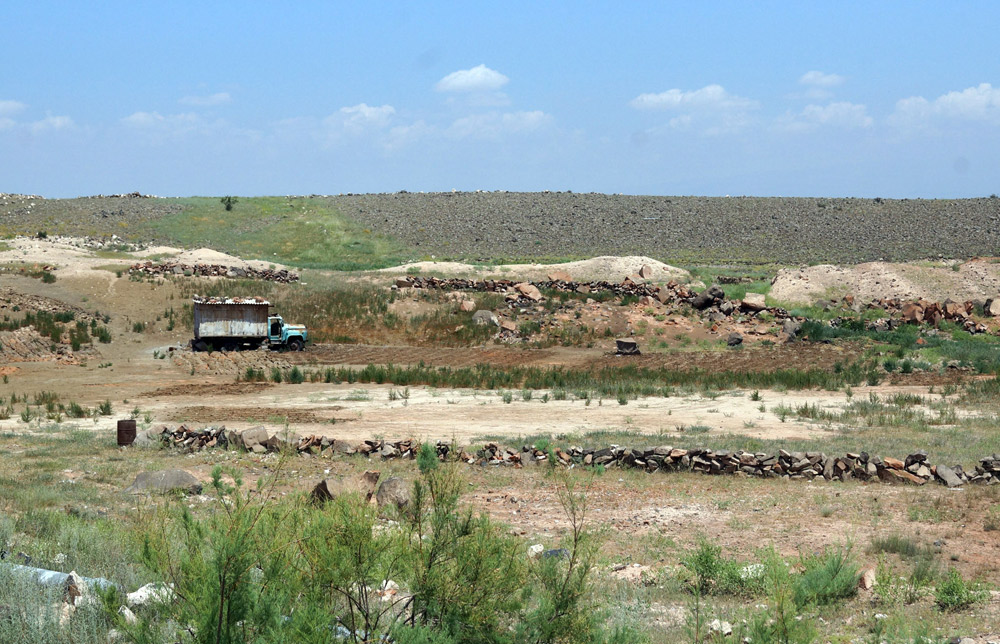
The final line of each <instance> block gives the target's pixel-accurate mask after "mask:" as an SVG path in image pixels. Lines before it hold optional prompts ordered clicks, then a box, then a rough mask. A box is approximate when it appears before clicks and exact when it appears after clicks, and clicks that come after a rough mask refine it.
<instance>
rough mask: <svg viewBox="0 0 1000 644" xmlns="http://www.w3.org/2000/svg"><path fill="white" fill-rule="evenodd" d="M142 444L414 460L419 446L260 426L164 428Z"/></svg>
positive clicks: (148, 434)
mask: <svg viewBox="0 0 1000 644" xmlns="http://www.w3.org/2000/svg"><path fill="white" fill-rule="evenodd" d="M142 441H152V442H156V441H158V442H160V443H163V444H164V445H166V446H168V447H174V448H177V449H182V450H185V451H188V452H196V451H201V450H204V449H208V448H213V447H218V448H224V449H243V450H246V451H250V452H255V453H258V454H265V453H268V452H281V451H286V450H294V451H296V452H298V453H300V454H311V455H316V456H322V455H325V456H329V455H332V454H334V453H337V454H362V455H366V456H381V457H382V458H385V459H390V458H416V450H417V448H419V446H420V445H419V443H417V442H416V441H413V440H410V439H406V440H397V441H386V440H382V439H377V440H366V441H362V442H361V443H350V442H347V441H342V440H339V439H336V438H329V437H326V436H316V435H308V436H299V435H298V434H297V433H295V432H270V431H268V430H267V429H266V428H264V427H254V428H251V429H245V430H242V431H235V430H227V429H226V427H225V426H224V425H223V426H218V427H205V428H203V429H192V428H190V427H188V426H187V425H180V426H179V427H177V428H176V429H170V428H169V427H167V426H166V425H160V426H159V427H155V428H152V429H150V430H148V431H146V432H145V435H144V437H143V439H142Z"/></svg>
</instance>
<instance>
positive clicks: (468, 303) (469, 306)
mask: <svg viewBox="0 0 1000 644" xmlns="http://www.w3.org/2000/svg"><path fill="white" fill-rule="evenodd" d="M458 308H459V309H460V310H462V311H465V312H466V313H472V312H473V311H475V310H476V303H475V302H473V301H472V300H462V303H461V304H459V305H458Z"/></svg>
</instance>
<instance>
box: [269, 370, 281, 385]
mask: <svg viewBox="0 0 1000 644" xmlns="http://www.w3.org/2000/svg"><path fill="white" fill-rule="evenodd" d="M283 379H284V375H283V374H282V373H281V369H279V368H278V367H271V382H276V383H280V382H281V381H282V380H283Z"/></svg>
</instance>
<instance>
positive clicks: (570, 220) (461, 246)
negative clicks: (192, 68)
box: [332, 192, 1000, 264]
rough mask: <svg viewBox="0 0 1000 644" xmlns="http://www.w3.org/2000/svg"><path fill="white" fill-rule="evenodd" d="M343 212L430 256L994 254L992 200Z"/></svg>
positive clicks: (414, 198)
mask: <svg viewBox="0 0 1000 644" xmlns="http://www.w3.org/2000/svg"><path fill="white" fill-rule="evenodd" d="M332 200H333V203H334V205H336V207H337V208H338V209H339V210H340V211H341V212H342V213H344V214H345V215H348V216H350V217H353V218H355V219H357V220H359V221H360V222H362V224H363V225H364V226H365V227H368V228H371V229H372V230H374V231H376V232H379V233H383V234H387V235H392V236H395V237H397V238H398V239H400V240H402V241H404V242H405V243H407V244H409V245H411V246H414V247H416V248H417V249H419V250H421V251H423V252H425V253H427V254H434V255H437V256H439V257H442V256H444V257H453V256H454V257H466V258H470V259H497V258H505V257H507V258H509V257H514V258H522V257H539V256H541V257H564V256H570V255H572V256H594V255H648V256H650V257H655V258H657V259H661V260H663V261H666V262H668V263H675V264H676V263H679V262H680V263H683V262H698V261H708V262H727V261H737V262H755V263H756V262H777V263H784V264H797V263H812V262H836V263H857V262H865V261H875V260H880V259H881V260H886V261H902V260H909V259H923V258H928V257H938V256H939V255H941V256H945V257H971V256H975V255H992V254H997V252H998V251H1000V199H996V198H984V199H957V200H912V199H909V200H907V199H904V200H888V199H886V200H872V199H811V198H810V199H805V198H781V197H770V198H757V197H712V198H709V197H654V196H630V195H604V194H575V193H515V192H488V193H432V194H416V193H398V194H381V195H348V196H338V197H333V198H332Z"/></svg>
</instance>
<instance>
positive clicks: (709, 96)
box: [629, 85, 759, 110]
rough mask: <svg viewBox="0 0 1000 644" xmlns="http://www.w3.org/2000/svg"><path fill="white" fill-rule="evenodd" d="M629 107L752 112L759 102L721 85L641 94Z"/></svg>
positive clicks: (638, 108) (639, 108)
mask: <svg viewBox="0 0 1000 644" xmlns="http://www.w3.org/2000/svg"><path fill="white" fill-rule="evenodd" d="M629 105H631V106H632V107H633V108H635V109H637V110H750V109H755V108H757V107H758V106H759V104H758V103H757V101H754V100H752V99H749V98H744V97H742V96H737V95H735V94H730V93H729V92H727V91H726V90H725V89H724V88H723V87H722V86H721V85H707V86H705V87H702V88H701V89H696V90H691V91H687V92H686V91H683V90H680V89H670V90H667V91H665V92H660V93H659V94H639V95H638V96H636V97H635V98H633V99H632V100H631V101H630V102H629Z"/></svg>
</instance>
